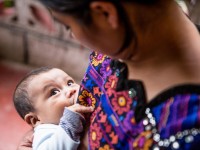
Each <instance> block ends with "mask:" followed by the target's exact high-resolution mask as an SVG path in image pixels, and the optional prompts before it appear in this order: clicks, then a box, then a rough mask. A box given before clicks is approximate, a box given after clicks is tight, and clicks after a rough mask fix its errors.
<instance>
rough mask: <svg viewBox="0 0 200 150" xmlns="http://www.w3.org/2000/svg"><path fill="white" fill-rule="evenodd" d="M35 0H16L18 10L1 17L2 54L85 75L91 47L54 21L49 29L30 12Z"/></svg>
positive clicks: (0, 47)
mask: <svg viewBox="0 0 200 150" xmlns="http://www.w3.org/2000/svg"><path fill="white" fill-rule="evenodd" d="M30 5H38V6H39V7H43V6H42V5H40V4H39V3H38V2H37V3H36V2H35V0H16V5H15V6H16V13H15V14H14V15H11V16H9V17H4V18H3V17H1V19H0V57H1V59H9V60H12V61H15V62H19V63H23V64H27V65H30V66H35V67H38V66H44V65H52V66H54V67H59V68H61V69H63V70H65V71H66V72H67V73H68V74H70V75H72V76H73V77H74V78H76V79H77V80H80V79H81V78H82V77H83V74H84V72H85V69H86V67H87V64H88V58H89V53H90V52H89V50H87V49H86V48H84V47H83V46H81V45H80V44H79V43H77V42H76V41H74V40H73V39H72V38H70V36H69V33H67V32H66V31H65V29H64V27H63V26H62V25H60V24H58V23H56V22H54V24H55V27H56V30H55V31H53V32H49V30H47V29H46V28H44V27H43V26H41V24H40V23H38V22H37V20H36V19H35V18H34V16H32V15H31V12H30V10H29V9H28V8H29V6H30Z"/></svg>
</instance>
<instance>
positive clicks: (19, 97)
mask: <svg viewBox="0 0 200 150" xmlns="http://www.w3.org/2000/svg"><path fill="white" fill-rule="evenodd" d="M51 69H53V68H52V67H40V68H37V69H34V70H32V71H30V72H29V73H28V74H27V75H26V76H25V77H24V78H23V79H22V80H21V81H20V82H19V83H18V84H17V86H16V88H15V91H14V94H13V102H14V106H15V109H16V110H17V112H18V114H19V115H20V116H21V117H22V119H24V117H25V115H26V114H28V113H29V112H34V111H35V109H34V106H33V103H32V101H31V98H30V97H29V94H28V91H27V87H28V84H29V82H30V80H31V79H33V78H34V77H35V76H37V75H39V74H41V73H45V72H48V71H49V70H51Z"/></svg>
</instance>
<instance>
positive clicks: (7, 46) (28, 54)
mask: <svg viewBox="0 0 200 150" xmlns="http://www.w3.org/2000/svg"><path fill="white" fill-rule="evenodd" d="M177 2H178V3H179V4H180V6H181V7H182V8H183V10H184V11H185V13H186V14H187V15H188V16H189V17H190V19H191V20H192V21H193V22H194V23H195V24H200V0H188V1H185V2H183V1H180V0H178V1H177ZM33 5H37V6H38V7H42V8H43V6H42V5H41V4H40V3H38V2H37V1H36V0H15V1H14V0H0V95H1V96H0V133H1V134H0V150H14V149H16V147H17V145H18V143H19V141H20V139H21V138H22V137H23V135H24V134H25V133H26V132H27V131H28V130H29V129H30V127H29V126H28V125H27V124H26V123H24V121H23V120H22V119H21V118H20V117H19V116H18V114H17V113H16V111H15V109H14V106H13V103H12V94H13V91H14V88H15V86H16V84H17V83H18V82H19V80H20V79H21V78H22V77H23V76H24V75H25V74H26V73H27V72H28V71H30V70H31V69H34V68H36V67H40V66H46V65H51V66H54V67H58V68H61V69H63V70H64V71H66V72H67V73H68V74H69V75H71V76H72V77H74V78H75V80H76V81H77V82H78V83H80V81H81V78H82V77H83V74H84V72H85V69H86V67H87V64H88V57H89V53H90V51H89V50H87V49H86V48H84V47H83V46H82V45H81V44H79V43H78V42H77V41H75V40H73V39H72V38H71V37H70V34H69V33H67V31H66V30H65V28H64V26H62V25H61V24H59V23H57V22H55V21H53V20H52V21H53V22H54V24H55V27H56V30H55V31H52V32H50V31H49V30H48V29H46V28H44V27H43V26H42V25H41V24H40V23H39V22H37V20H36V19H35V17H34V16H33V15H32V13H31V9H30V8H31V6H33ZM183 32H184V31H183Z"/></svg>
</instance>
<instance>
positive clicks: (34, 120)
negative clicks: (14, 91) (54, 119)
mask: <svg viewBox="0 0 200 150" xmlns="http://www.w3.org/2000/svg"><path fill="white" fill-rule="evenodd" d="M24 120H25V121H26V122H27V123H28V124H29V125H31V126H32V127H35V126H36V125H37V124H38V122H39V121H40V120H39V119H38V117H37V115H36V114H35V113H33V112H30V113H28V114H26V115H25V117H24Z"/></svg>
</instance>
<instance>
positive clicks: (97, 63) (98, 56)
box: [92, 53, 106, 67]
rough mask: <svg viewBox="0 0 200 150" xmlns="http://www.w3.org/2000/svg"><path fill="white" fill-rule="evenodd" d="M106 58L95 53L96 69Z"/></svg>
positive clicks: (93, 61)
mask: <svg viewBox="0 0 200 150" xmlns="http://www.w3.org/2000/svg"><path fill="white" fill-rule="evenodd" d="M105 57H106V55H103V54H98V53H95V56H94V57H92V64H93V65H94V66H95V67H96V66H98V65H99V64H101V63H102V62H103V61H104V59H105Z"/></svg>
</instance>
